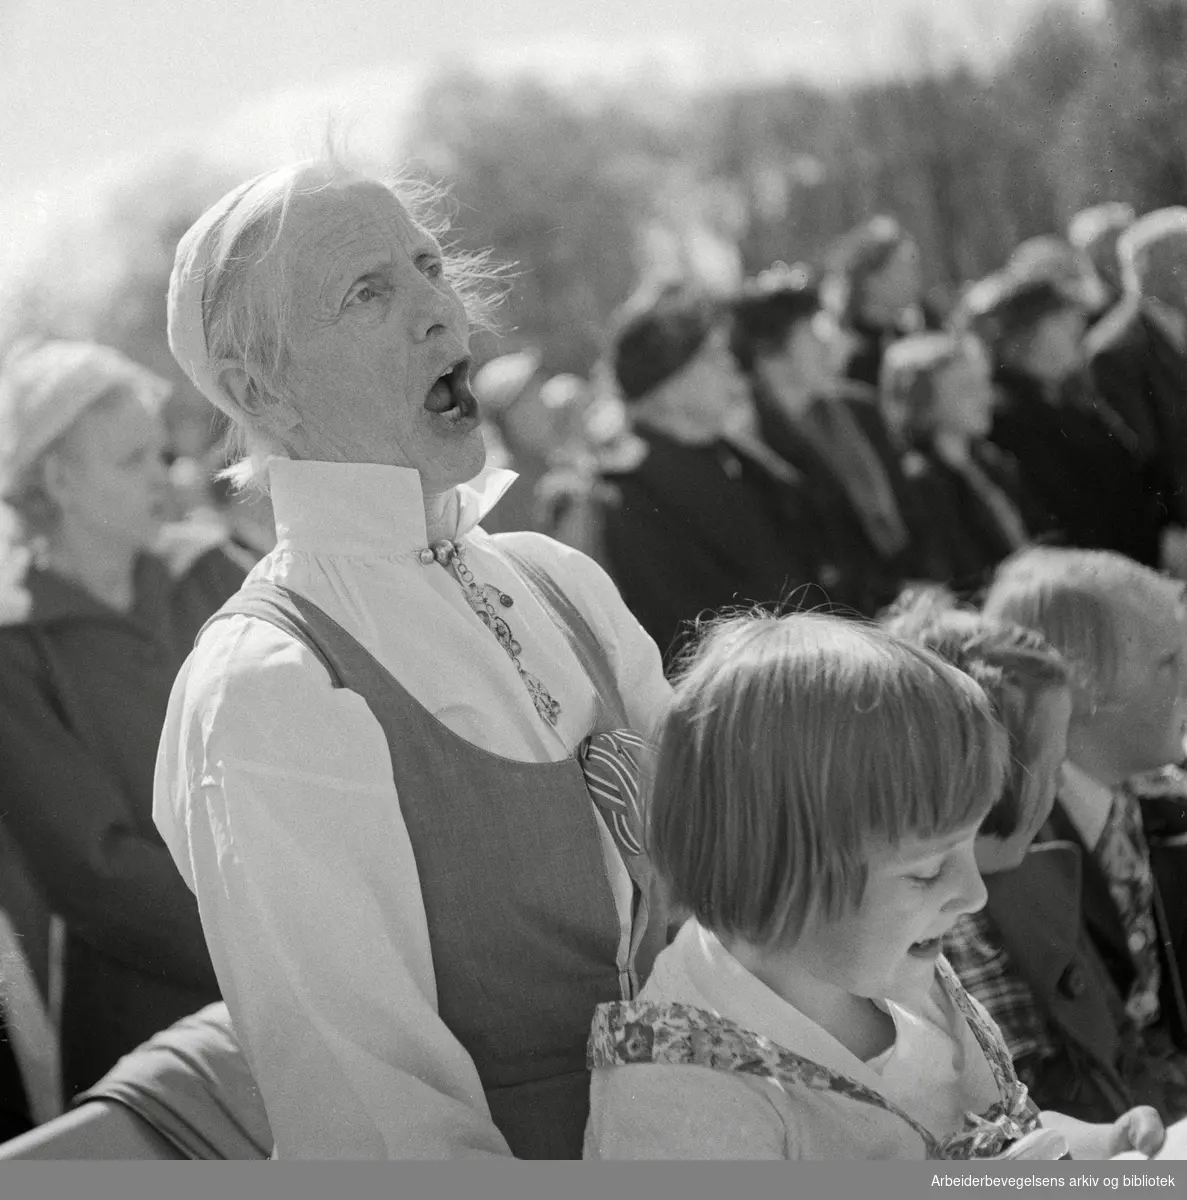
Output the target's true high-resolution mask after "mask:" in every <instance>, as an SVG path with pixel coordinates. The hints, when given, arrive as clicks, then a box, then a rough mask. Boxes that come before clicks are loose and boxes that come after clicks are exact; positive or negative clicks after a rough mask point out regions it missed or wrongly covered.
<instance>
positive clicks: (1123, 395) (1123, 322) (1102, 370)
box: [1085, 298, 1187, 525]
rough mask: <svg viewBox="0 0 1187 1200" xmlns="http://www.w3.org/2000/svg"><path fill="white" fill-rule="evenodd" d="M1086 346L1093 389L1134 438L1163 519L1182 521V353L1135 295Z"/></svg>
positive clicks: (1186, 476) (1185, 365) (1185, 416)
mask: <svg viewBox="0 0 1187 1200" xmlns="http://www.w3.org/2000/svg"><path fill="white" fill-rule="evenodd" d="M1085 350H1086V352H1087V355H1088V362H1089V371H1090V373H1091V375H1092V378H1093V381H1094V383H1095V385H1096V388H1097V390H1098V391H1099V392H1100V394H1101V396H1102V397H1103V399H1104V400H1105V401H1106V402H1107V403H1108V404H1109V406H1110V407H1111V408H1112V409H1113V410H1114V411H1115V412H1116V413H1117V415H1118V416H1119V417H1120V418H1121V419H1122V420H1123V421H1124V422H1125V424H1126V425H1128V426H1129V428H1130V429H1131V430H1132V431H1133V433H1134V435H1135V436H1136V438H1137V441H1138V445H1139V448H1140V453H1141V457H1142V461H1143V463H1144V464H1145V467H1146V484H1147V488H1148V489H1149V490H1150V492H1151V493H1152V494H1153V495H1154V496H1156V497H1157V500H1158V502H1159V505H1160V506H1161V509H1162V514H1163V518H1164V520H1165V521H1166V522H1167V523H1174V524H1179V525H1187V357H1185V356H1184V355H1183V354H1182V353H1181V352H1180V351H1179V350H1178V349H1177V348H1176V347H1175V346H1174V344H1173V343H1172V342H1171V340H1170V339H1169V338H1168V337H1167V335H1166V333H1165V332H1164V331H1163V329H1162V328H1161V327H1160V326H1159V325H1158V323H1157V321H1156V320H1155V319H1154V318H1152V317H1151V316H1150V314H1149V313H1148V312H1147V311H1146V310H1145V308H1144V307H1143V305H1142V304H1141V302H1140V301H1139V300H1137V299H1136V298H1130V299H1127V300H1125V301H1123V302H1122V303H1121V304H1120V305H1118V306H1117V307H1116V308H1115V309H1114V310H1113V311H1112V312H1111V313H1109V314H1108V316H1106V317H1105V318H1104V319H1103V320H1102V321H1101V322H1100V323H1099V324H1098V325H1097V326H1096V327H1095V328H1094V329H1093V330H1092V331H1091V332H1090V333H1089V335H1088V337H1087V339H1086V341H1085Z"/></svg>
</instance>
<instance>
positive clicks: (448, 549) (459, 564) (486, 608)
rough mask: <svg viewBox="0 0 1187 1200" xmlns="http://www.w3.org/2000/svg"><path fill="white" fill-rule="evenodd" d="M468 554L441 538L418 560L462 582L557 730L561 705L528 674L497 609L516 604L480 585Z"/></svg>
mask: <svg viewBox="0 0 1187 1200" xmlns="http://www.w3.org/2000/svg"><path fill="white" fill-rule="evenodd" d="M464 553H465V547H464V546H463V545H462V543H461V542H457V541H453V540H452V539H450V538H441V539H440V540H438V541H435V542H433V543H432V544H431V545H429V546H426V547H425V549H423V550H421V551H420V553H419V554H418V556H417V557H418V558H419V559H420V561H421V563H423V564H424V565H425V566H426V567H428V566H432V565H433V563H438V564H440V565H441V566H443V567H444V568H445V569H446V570H447V571H449V572H450V573H451V574H452V575H453V577H454V578H455V579H456V580H457V581H458V583H459V584H460V585H461V588H462V592H463V593H464V595H465V597H466V603H467V604H469V606H470V607H471V608H472V609H473V610H474V612H475V613H476V614H477V615H478V619H479V620H480V621H481V622H482V623H483V624H484V625H485V626H486V627H487V629H489V630H490V631H491V633H493V634H494V635H495V639H496V640H497V641H498V643H499V645H500V646H502V647H503V649H504V650H505V651H506V652H507V656H508V657H509V658H510V659H511V662H512V664H513V666H514V667H515V669H516V671H517V672H518V673H519V677H520V679H522V680H523V682H524V686H525V687H526V688H527V689H528V695H529V696H531V698H532V704H533V705H534V706H535V709H536V712H537V713H538V714H539V716H540V719H541V720H542V721H546V722H547V723H548V724H549V725H552V726H554V727H555V725H556V722H557V718H558V717H559V716H560V714H561V706H560V702H559V701H557V700H554V699H553V698H552V696H551V695H550V694H549V692H548V689H547V688H546V687H545V686H544V685H543V684H542V683H541V682H540V681H539V680H538V679H537V678H536V677H535V675H533V674H531V673H530V672H529V671H525V670H524V668H523V665H522V664H521V663H520V661H519V656H520V654H521V653H522V650H523V647H522V646H520V644H519V642H517V641H516V640H515V636H514V635H513V634H512V632H511V627H510V626H509V625H508V624H507V622H506V620H504V618H503V617H502V616H500V614H499V610H498V608H496V607H495V605H496V604H497V605H498V606H499V608H512V607H513V606H514V604H515V601H514V600H513V599H512V598H511V597H510V596H508V595H507V593H506V592H503V591H500V590H499V589H498V588H497V587H495V586H494V584H491V583H482V584H480V583H479V582H478V581H477V580H476V579H475V578H474V575H473V573H472V572H471V570H470V568H469V567H468V566H467V565H466V562H465V559H464V557H463V555H464Z"/></svg>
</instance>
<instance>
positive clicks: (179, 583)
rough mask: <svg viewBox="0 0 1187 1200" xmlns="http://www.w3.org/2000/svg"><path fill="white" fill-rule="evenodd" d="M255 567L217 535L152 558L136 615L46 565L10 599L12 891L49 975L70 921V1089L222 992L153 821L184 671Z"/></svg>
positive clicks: (66, 1071) (5, 669) (144, 570)
mask: <svg viewBox="0 0 1187 1200" xmlns="http://www.w3.org/2000/svg"><path fill="white" fill-rule="evenodd" d="M247 565H248V564H247V563H246V562H241V561H233V559H232V558H231V557H229V556H228V554H227V553H224V552H223V551H222V550H219V549H215V550H210V551H209V552H208V553H205V554H203V555H202V556H201V557H200V558H198V560H197V561H196V562H194V563H193V564H192V565H191V566H190V567H189V568H188V570H186V572H185V574H184V575H183V576H182V577H181V578H180V579H175V578H172V577H171V576H170V574H169V572H168V571H167V569H166V567H165V565H164V564H163V563H162V562H161V561H159V560H157V559H153V558H148V557H146V558H143V559H142V560H141V561H140V562H139V564H138V566H137V571H136V580H135V584H136V586H135V601H134V606H133V609H132V611H131V612H130V613H128V614H126V615H125V614H121V613H118V612H116V611H114V610H113V609H111V608H109V607H107V606H106V605H104V604H102V603H100V602H99V601H98V600H96V599H95V598H93V597H92V596H90V595H89V594H88V593H87V592H85V591H84V590H83V589H81V588H80V587H78V586H76V585H75V584H73V583H71V582H69V581H67V580H65V579H63V578H61V577H60V576H57V575H55V574H52V573H50V572H47V571H42V570H38V569H33V570H31V571H30V572H29V573H28V575H27V578H26V579H25V581H24V584H23V588H22V589H21V590H20V592H19V594H18V595H16V596H8V597H5V599H6V600H7V601H8V605H7V610H8V620H7V623H6V624H3V625H0V680H2V681H3V686H2V687H0V837H2V838H3V839H4V843H5V854H4V856H3V861H4V869H5V878H4V879H0V904H4V905H5V906H6V907H9V906H15V907H17V908H18V909H20V910H21V911H19V912H18V913H17V914H15V915H16V920H17V923H18V927H19V928H20V929H21V931H22V933H23V934H24V936H25V943H26V946H27V947H28V949H29V951H30V958H31V960H32V965H33V968H34V971H35V973H36V974H37V976H38V978H39V979H40V980H41V981H42V984H43V986H44V981H45V978H46V974H47V964H46V961H45V954H46V948H45V946H44V941H45V939H44V929H45V925H46V923H47V922H48V916H49V913H50V912H53V913H57V914H59V915H60V916H61V917H62V918H63V919H64V921H65V923H66V929H67V937H66V946H65V966H64V978H65V994H64V1001H63V1012H62V1030H61V1037H62V1066H63V1078H64V1086H65V1090H66V1093H67V1094H68V1095H69V1094H70V1093H72V1092H76V1091H79V1090H81V1089H82V1088H85V1087H87V1086H89V1085H90V1084H92V1083H94V1082H95V1081H96V1080H97V1079H98V1078H99V1077H100V1076H101V1075H102V1074H103V1073H104V1072H105V1071H107V1070H108V1069H109V1068H110V1067H111V1066H112V1065H113V1064H114V1063H115V1061H116V1060H117V1059H118V1058H119V1057H120V1056H121V1055H123V1054H125V1053H127V1052H128V1051H130V1050H132V1049H134V1048H135V1047H136V1046H138V1045H139V1044H140V1043H141V1042H143V1041H145V1040H146V1039H147V1038H148V1037H150V1036H151V1035H152V1034H153V1033H155V1032H157V1031H158V1030H160V1029H163V1028H165V1027H166V1026H168V1025H170V1024H171V1023H172V1022H173V1021H175V1020H177V1019H179V1018H180V1017H183V1016H186V1015H187V1014H189V1013H192V1012H194V1011H195V1010H197V1009H198V1008H201V1007H202V1006H203V1005H205V1004H207V1003H210V1002H211V1001H213V1000H217V999H218V997H219V993H218V986H217V983H216V981H215V977H214V971H213V969H212V967H211V964H210V960H209V957H208V955H207V951H206V943H205V939H204V937H203V934H202V926H201V922H200V921H199V919H198V908H197V903H196V901H195V900H194V897H193V895H192V894H191V893H190V891H189V890H188V889H187V888H186V886H185V884H184V882H183V881H182V879H181V876H180V874H179V873H178V871H177V868H176V866H175V865H174V863H173V860H172V858H171V857H170V855H169V852H168V850H167V849H166V847H165V845H164V843H163V842H162V841H161V838H160V836H159V834H158V833H157V830H156V828H155V826H154V825H153V820H152V795H153V772H154V767H155V762H156V753H157V743H158V741H159V738H160V734H161V728H162V725H163V723H164V718H165V710H166V706H167V704H168V700H169V693H170V690H171V688H172V685H173V680H174V678H175V676H176V674H177V671H178V669H179V668H180V666H181V664H182V662H183V661H184V659H185V656H186V655H187V654H188V652H189V649H190V647H191V646H192V644H193V641H194V638H195V637H196V636H197V633H198V630H199V629H200V627H201V625H202V624H203V622H204V621H205V620H206V618H207V617H209V616H210V615H211V614H212V613H213V612H214V611H215V610H216V609H217V608H218V607H219V606H220V605H221V604H222V603H223V602H224V601H225V600H226V599H228V598H229V597H230V596H231V595H232V594H233V593H234V592H235V591H236V590H237V589H238V587H239V585H240V583H241V582H242V581H243V579H244V577H245V575H246V569H247ZM17 605H20V607H21V608H23V609H24V610H25V611H23V612H21V611H20V610H19V609H18V608H17V607H16V606H17ZM19 863H23V864H24V865H25V867H26V871H25V872H21V873H20V874H21V877H20V878H18V872H17V867H16V864H19ZM38 897H40V898H41V900H42V902H43V907H42V911H41V912H40V913H38V912H37V911H36V909H37V903H36V901H37V898H38Z"/></svg>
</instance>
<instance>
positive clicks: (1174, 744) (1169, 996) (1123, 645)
mask: <svg viewBox="0 0 1187 1200" xmlns="http://www.w3.org/2000/svg"><path fill="white" fill-rule="evenodd" d="M985 614H986V616H987V617H990V618H993V619H1004V620H1010V621H1014V622H1017V623H1018V624H1021V625H1024V626H1026V627H1027V628H1030V629H1033V630H1036V631H1038V632H1039V633H1041V634H1042V635H1043V636H1044V637H1045V638H1046V639H1047V640H1048V641H1049V642H1050V643H1051V644H1052V645H1053V646H1054V647H1055V648H1056V649H1057V650H1058V651H1059V652H1060V654H1061V655H1062V656H1063V657H1064V659H1065V660H1066V661H1067V663H1068V664H1069V666H1070V668H1071V671H1072V683H1073V686H1072V695H1073V711H1072V717H1071V723H1070V726H1069V731H1068V757H1067V762H1066V764H1065V766H1064V770H1063V775H1062V778H1061V780H1060V784H1059V791H1058V798H1057V801H1056V803H1055V807H1054V809H1053V811H1052V814H1051V820H1050V823H1049V826H1048V830H1047V836H1048V837H1050V838H1054V839H1058V840H1060V841H1062V842H1064V843H1066V844H1069V845H1071V846H1072V847H1074V848H1075V850H1076V851H1077V853H1078V856H1079V858H1080V860H1081V871H1080V879H1081V882H1080V887H1079V891H1080V896H1079V903H1080V911H1081V915H1082V919H1083V922H1084V926H1085V928H1086V931H1087V933H1088V934H1089V936H1090V937H1091V940H1092V942H1093V944H1094V946H1095V948H1096V950H1097V952H1098V954H1099V956H1100V958H1101V959H1102V960H1103V962H1104V963H1105V965H1106V967H1107V968H1108V972H1109V976H1110V978H1111V979H1112V982H1113V984H1114V986H1115V988H1116V990H1117V992H1118V993H1119V996H1120V998H1121V1000H1122V1012H1121V1026H1122V1058H1123V1072H1122V1073H1123V1075H1124V1077H1125V1080H1126V1083H1127V1086H1128V1087H1129V1088H1130V1090H1131V1092H1132V1093H1133V1094H1134V1095H1137V1096H1140V1097H1141V1098H1143V1099H1145V1100H1147V1101H1148V1102H1150V1103H1153V1104H1156V1105H1157V1106H1158V1107H1159V1108H1160V1109H1161V1111H1162V1112H1163V1114H1164V1115H1165V1116H1167V1117H1168V1118H1177V1117H1180V1116H1182V1115H1183V1114H1184V1113H1187V1058H1185V1057H1184V1053H1183V1052H1184V1049H1185V1048H1187V1004H1185V1003H1184V997H1183V974H1182V966H1183V961H1184V941H1185V937H1187V889H1185V888H1184V884H1183V881H1184V879H1187V873H1185V868H1187V856H1185V853H1184V849H1183V847H1184V842H1185V841H1187V838H1185V836H1184V835H1185V834H1187V777H1185V776H1184V773H1183V772H1182V770H1181V769H1179V768H1178V767H1177V766H1176V765H1175V764H1177V763H1179V762H1180V761H1181V759H1182V756H1183V731H1184V721H1185V719H1187V662H1185V651H1187V607H1185V605H1184V589H1183V585H1182V584H1181V583H1179V582H1178V581H1173V580H1170V579H1167V578H1166V577H1164V576H1161V575H1159V574H1157V573H1156V572H1154V571H1152V570H1150V569H1149V568H1146V567H1143V566H1140V565H1139V564H1137V563H1135V562H1132V561H1131V560H1129V559H1127V558H1124V557H1122V556H1121V555H1118V554H1112V553H1107V552H1103V551H1083V550H1055V549H1042V550H1032V551H1027V552H1024V553H1023V554H1021V555H1019V556H1017V557H1016V558H1015V559H1013V560H1010V561H1009V562H1007V563H1006V564H1005V565H1004V566H1003V567H1002V568H1001V570H1000V571H999V573H998V576H997V578H996V580H995V582H994V583H993V585H992V587H991V588H990V589H989V592H988V593H987V596H986V601H985Z"/></svg>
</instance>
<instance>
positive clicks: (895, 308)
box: [476, 204, 1187, 652]
mask: <svg viewBox="0 0 1187 1200" xmlns="http://www.w3.org/2000/svg"><path fill="white" fill-rule="evenodd" d="M1185 252H1187V211H1185V210H1178V209H1168V210H1163V211H1160V212H1155V213H1150V214H1147V215H1145V216H1143V217H1141V218H1140V219H1139V218H1137V217H1136V216H1135V214H1134V213H1133V212H1132V210H1131V209H1129V208H1128V207H1127V206H1125V205H1123V204H1107V205H1102V206H1100V207H1098V208H1095V209H1092V210H1089V211H1086V212H1084V213H1080V214H1078V215H1077V216H1076V218H1075V219H1074V220H1073V221H1072V223H1071V225H1070V227H1069V229H1068V231H1067V233H1066V235H1063V236H1057V235H1050V236H1045V237H1037V238H1033V239H1030V240H1029V241H1027V242H1025V243H1023V244H1022V245H1020V246H1019V247H1018V248H1017V249H1016V251H1015V252H1014V253H1013V254H1012V255H1011V256H1010V258H1009V260H1008V261H1007V262H1006V263H1005V264H1004V265H1003V267H1002V268H1001V269H1000V270H999V271H997V272H995V273H994V274H993V275H991V276H989V277H988V278H986V279H983V280H980V281H975V282H970V283H969V284H968V285H966V286H965V287H964V288H963V289H962V290H961V294H960V295H959V297H958V298H957V300H956V301H955V303H953V304H952V305H951V306H950V309H949V311H947V312H940V311H939V310H938V309H937V307H936V306H935V305H934V304H932V303H929V302H928V300H927V299H925V288H924V271H923V264H921V262H920V257H919V252H918V249H917V247H916V245H915V243H914V242H913V241H912V239H911V237H910V234H909V232H908V231H906V230H904V229H902V228H901V227H900V226H899V225H898V223H897V222H895V221H894V220H892V219H891V218H889V217H878V218H875V219H874V220H872V221H870V222H869V223H868V224H866V225H863V226H862V227H860V228H859V229H856V230H854V231H853V232H852V233H851V234H850V235H848V236H847V237H846V238H844V239H842V240H841V242H840V243H839V244H838V245H837V247H836V248H835V251H834V253H833V254H832V255H831V257H830V258H829V260H828V261H827V262H825V263H823V264H821V265H820V267H819V268H814V267H812V266H809V265H804V264H797V265H795V266H786V265H785V264H776V265H775V266H774V267H772V268H771V269H770V270H767V271H765V272H763V273H762V274H761V275H759V276H758V277H757V278H754V279H751V280H748V281H747V282H746V283H745V284H744V286H743V287H742V288H741V289H740V290H739V292H738V293H737V294H736V295H733V296H727V297H721V296H715V297H712V298H706V297H704V296H701V295H697V294H695V293H693V292H691V291H690V290H689V289H688V288H686V287H683V286H681V285H678V284H673V285H657V286H655V287H650V288H645V289H641V291H640V293H639V294H638V295H636V296H635V297H633V298H632V299H631V301H630V302H629V303H628V304H626V305H625V306H624V308H623V310H622V311H621V313H620V314H619V315H618V319H617V322H616V325H615V328H614V329H613V331H612V333H611V335H610V338H609V342H608V348H607V353H606V356H605V359H604V361H603V362H602V363H601V364H599V367H598V369H597V370H596V371H595V372H594V373H593V377H592V379H590V380H588V381H582V380H578V379H575V378H573V377H569V376H562V377H558V378H556V379H552V380H549V379H547V378H546V377H545V376H544V374H543V373H542V372H541V371H540V369H539V365H538V364H539V356H538V355H537V354H536V353H535V352H532V351H521V352H518V353H516V354H514V355H507V356H504V357H501V358H499V359H496V360H495V361H493V362H491V363H489V364H488V365H487V366H486V367H485V368H483V370H482V371H481V372H480V373H479V375H478V377H477V379H476V389H477V391H478V393H479V395H480V397H481V398H482V399H483V400H484V402H485V404H486V411H487V414H488V420H489V423H490V426H491V435H492V439H491V440H492V442H493V444H495V445H497V446H498V447H499V452H500V453H501V454H503V455H505V459H504V461H506V462H507V463H508V464H509V465H513V466H514V467H515V469H517V470H519V471H520V472H521V483H520V484H519V485H518V489H517V490H518V493H519V494H518V496H516V498H515V500H513V501H512V502H511V503H510V504H509V505H508V509H509V510H510V509H511V508H514V509H515V512H514V515H513V516H510V517H508V518H507V519H508V520H510V521H513V522H514V523H515V524H516V525H517V526H519V527H523V526H525V525H527V524H529V523H530V524H531V527H533V528H537V529H540V530H542V531H545V532H548V533H550V534H552V535H554V536H556V537H558V538H560V539H561V540H564V541H567V542H570V543H571V544H573V545H576V546H578V547H579V548H581V549H583V550H585V551H586V552H588V553H591V554H593V555H594V556H595V557H597V558H598V559H599V561H601V562H603V564H604V565H606V566H607V568H608V569H609V570H610V573H611V575H612V576H613V577H614V579H615V581H616V582H617V583H618V584H619V586H620V587H622V588H623V589H624V593H625V594H626V596H627V598H628V601H629V603H630V604H631V605H632V607H633V609H634V610H635V611H636V613H637V614H638V615H639V617H640V620H641V621H642V622H643V624H644V626H645V627H646V628H647V630H648V632H650V633H651V634H652V636H653V637H655V638H656V640H657V641H658V642H659V643H660V645H661V646H662V647H664V648H665V650H666V651H669V652H674V651H675V649H676V647H677V644H678V641H679V636H680V630H681V629H685V628H687V626H688V623H689V622H691V621H694V620H695V618H696V617H697V615H698V613H700V612H701V611H706V612H708V611H715V610H718V609H720V608H721V607H722V606H723V605H729V604H746V603H748V602H751V601H755V600H761V601H763V602H769V601H770V600H772V599H773V598H777V599H780V600H793V601H794V602H795V603H796V604H798V605H800V606H804V605H807V606H809V607H812V606H817V605H830V606H834V607H837V608H840V609H847V610H851V611H856V612H858V613H861V614H864V615H866V616H873V615H874V614H875V613H876V612H877V611H878V610H879V608H881V607H882V606H883V605H885V604H886V603H888V602H889V601H890V600H891V599H892V598H893V597H894V595H895V594H896V592H897V590H898V589H899V588H900V587H901V586H902V585H903V584H904V582H907V581H934V582H938V583H942V584H944V585H946V586H949V587H952V588H954V589H955V590H956V591H957V592H958V593H960V594H962V595H966V596H973V595H974V594H975V593H976V592H977V590H978V588H980V587H981V586H982V585H983V584H984V583H985V581H986V580H987V578H988V575H989V573H990V572H991V571H992V569H993V567H994V566H995V565H996V564H997V563H998V562H1000V561H1001V560H1002V559H1003V558H1004V557H1005V556H1006V555H1008V554H1009V553H1011V552H1012V551H1013V550H1016V549H1018V548H1019V547H1020V546H1022V545H1025V544H1028V543H1031V542H1043V543H1048V544H1058V545H1067V546H1078V547H1087V548H1102V549H1111V550H1116V551H1118V552H1120V553H1123V554H1126V555H1127V556H1129V557H1132V558H1134V559H1136V560H1137V561H1139V562H1141V563H1145V564H1148V565H1152V566H1157V567H1162V568H1165V569H1168V570H1171V571H1175V572H1183V571H1184V570H1185V569H1187V561H1185V559H1184V546H1185V543H1184V529H1185V527H1187V511H1185V508H1184V505H1185V504H1187V499H1185V497H1187V490H1185V488H1184V484H1185V482H1187V477H1185V476H1184V470H1185V466H1184V463H1185V459H1187V438H1184V437H1183V436H1182V432H1183V431H1182V428H1181V422H1182V421H1183V419H1184V417H1183V412H1184V399H1183V387H1182V380H1183V378H1184V377H1183V374H1182V372H1183V371H1184V370H1185V369H1187V353H1185V352H1187V290H1185V285H1184V282H1183V281H1184V279H1187V273H1184V271H1183V269H1182V266H1181V263H1180V261H1179V259H1180V256H1182V255H1183V254H1184V253H1185ZM529 490H534V497H535V503H534V505H533V504H531V503H530V501H529V498H528V493H529ZM512 495H513V496H514V495H515V493H514V492H513V493H512ZM505 527H508V528H510V527H513V526H511V525H507V526H505Z"/></svg>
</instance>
